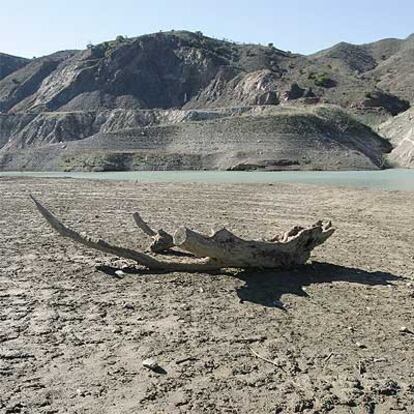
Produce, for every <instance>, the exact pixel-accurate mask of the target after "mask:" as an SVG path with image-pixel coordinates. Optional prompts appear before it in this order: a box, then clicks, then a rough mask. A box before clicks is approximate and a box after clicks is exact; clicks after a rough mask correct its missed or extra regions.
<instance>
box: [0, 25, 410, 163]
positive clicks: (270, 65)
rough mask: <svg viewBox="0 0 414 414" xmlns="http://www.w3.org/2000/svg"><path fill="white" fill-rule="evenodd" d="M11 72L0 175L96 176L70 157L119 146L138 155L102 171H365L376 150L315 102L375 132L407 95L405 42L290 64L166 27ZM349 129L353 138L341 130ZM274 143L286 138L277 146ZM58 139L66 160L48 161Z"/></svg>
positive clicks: (262, 49)
mask: <svg viewBox="0 0 414 414" xmlns="http://www.w3.org/2000/svg"><path fill="white" fill-rule="evenodd" d="M19 65H20V66H19ZM19 65H17V66H16V67H14V69H13V70H12V71H11V73H9V74H8V75H7V76H5V77H4V78H3V79H1V80H0V112H2V115H1V117H0V148H1V149H0V154H1V159H2V163H1V168H7V169H11V168H23V167H25V168H29V167H30V168H31V169H45V168H53V169H59V168H81V169H82V168H107V166H105V165H104V166H103V167H102V166H101V165H100V164H101V161H100V160H99V159H97V161H93V162H91V163H89V164H88V163H86V166H84V165H83V164H82V162H79V163H78V162H77V161H76V160H79V154H80V153H81V152H82V151H83V152H84V153H86V152H88V151H89V152H90V153H96V151H101V152H102V151H103V152H105V154H106V155H105V156H104V158H105V157H107V153H108V152H109V153H111V154H112V153H115V152H117V151H118V152H122V151H124V150H126V151H130V152H131V151H132V152H134V153H141V152H142V151H152V152H151V155H148V156H149V157H150V161H148V162H141V161H139V162H138V163H135V162H130V161H128V162H124V161H120V164H119V165H116V162H111V163H110V165H111V166H112V167H113V168H170V167H169V166H172V167H174V168H245V169H248V168H264V169H280V168H301V169H308V168H314V169H350V168H356V169H361V168H379V167H381V166H382V165H383V160H382V159H383V154H384V153H386V152H389V151H390V149H391V148H390V146H389V144H388V145H386V144H385V143H384V141H382V140H381V139H380V137H378V136H377V135H376V134H375V133H374V132H372V131H370V130H369V128H368V129H366V130H364V131H363V132H361V131H362V127H363V126H362V125H361V124H359V123H358V122H356V121H355V120H354V119H352V117H350V116H348V115H346V114H345V113H343V112H341V111H339V110H338V109H334V107H332V106H331V107H324V108H325V109H321V108H320V107H319V106H317V105H316V106H315V104H320V103H323V104H334V105H339V106H341V107H343V108H344V109H346V111H348V112H350V113H353V114H356V115H357V118H358V119H359V120H361V121H362V122H366V123H367V124H368V125H374V126H375V125H376V124H378V122H379V121H381V122H382V121H384V120H386V119H389V118H391V117H393V116H395V115H397V114H399V113H402V112H404V111H406V110H407V109H408V108H409V106H410V102H413V100H414V89H413V88H414V87H413V85H414V82H413V79H411V77H412V74H413V73H414V70H412V69H413V65H414V37H412V36H411V37H409V38H407V39H405V40H400V39H385V40H381V41H379V42H375V43H371V44H367V45H359V46H358V45H350V44H347V43H340V44H338V45H336V46H334V47H332V48H331V49H327V50H324V51H321V52H319V53H317V54H315V55H312V56H302V55H298V54H294V53H291V52H284V51H282V50H279V49H277V48H275V47H274V46H273V45H272V44H269V45H268V46H262V45H251V44H237V43H234V42H230V41H224V40H217V39H213V38H209V37H207V36H204V35H203V34H201V33H199V32H197V33H191V32H185V31H172V32H165V33H155V34H150V35H145V36H140V37H137V38H132V39H125V38H123V37H118V38H117V39H116V40H114V41H110V42H104V43H101V44H99V45H94V46H90V47H88V48H87V49H86V50H83V51H64V52H58V53H55V54H53V55H50V56H45V57H42V58H39V59H33V60H30V61H24V62H23V61H22V62H20V63H19ZM266 108H270V109H269V110H268V116H269V118H267V119H265V118H264V116H263V113H265V112H266V111H267V110H266ZM271 108H274V110H273V109H271ZM295 108H296V109H295ZM326 108H330V109H328V110H326ZM269 111H270V112H269ZM289 111H290V112H289ZM324 111H325V112H324ZM326 111H328V112H329V111H331V112H332V113H331V114H330V115H329V116H328V113H327V112H326ZM288 112H289V114H288ZM322 113H324V115H323V116H322V115H321V114H322ZM257 116H259V118H258V119H255V117H257ZM177 120H178V121H179V122H178V123H179V125H178V126H177V125H176V124H177ZM184 121H185V122H184ZM188 121H196V122H195V123H194V122H193V123H192V122H188ZM350 124H352V125H354V126H355V125H357V124H358V125H359V126H358V128H359V129H358V131H357V130H356V129H354V130H353V131H352V133H349V130H347V128H346V127H344V125H350ZM297 125H301V128H300V130H298V129H297ZM224 126H225V127H224ZM223 128H224V129H223ZM344 128H345V129H344ZM285 130H286V131H289V132H287V133H286V131H285ZM291 131H294V132H293V133H292V132H291ZM359 133H361V134H362V135H361V137H358V134H359ZM289 134H290V135H289ZM332 134H333V135H334V136H335V137H336V139H334V140H333V141H332V140H331V135H332ZM236 136H237V138H234V137H236ZM287 136H291V137H292V136H294V137H295V138H293V139H291V141H289V144H288V140H287ZM315 136H316V137H317V139H316V140H315V139H314V137H315ZM351 136H352V139H350V137H351ZM165 137H168V139H167V141H165V139H166V138H165ZM367 137H368V138H367ZM233 138H234V139H233ZM349 139H350V141H349ZM358 139H359V142H357V140H358ZM365 139H367V141H366V142H365V141H364V140H365ZM329 140H331V141H329ZM66 141H70V143H68V144H65V145H66V147H65V151H66V152H67V153H69V152H71V151H72V152H73V153H74V154H75V155H74V157H73V160H74V163H72V162H69V161H68V162H66V163H65V164H62V163H61V158H59V157H61V156H63V153H62V151H61V150H60V149H59V148H60V147H59V145H60V144H59V143H63V142H66ZM72 141H73V142H72ZM328 141H329V142H330V144H329V145H328ZM348 141H349V142H348ZM362 141H364V142H362ZM394 141H395V140H394ZM108 142H110V148H109V147H107V144H108ZM344 142H346V144H345V143H344ZM379 142H381V145H377V144H378V143H379ZM156 143H159V145H158V144H157V145H155V144H156ZM58 144H59V145H58ZM56 145H58V146H56ZM364 146H366V147H365V148H364ZM288 147H289V150H287V148H288ZM334 147H335V148H336V149H335V151H333V148H334ZM32 149H33V150H32ZM48 151H49V153H48ZM318 151H319V152H321V155H318V156H316V155H315V154H317V153H318ZM349 151H351V152H349ZM295 152H296V155H292V154H294V153H295ZM308 152H309V153H308ZM157 153H159V154H160V159H159V160H158V161H157V160H156V156H157ZM45 154H47V156H46V155H45ZM165 154H168V155H165ZM171 154H175V155H174V156H172V155H171ZM189 154H190V155H189ZM212 154H213V155H212ZM218 154H221V155H220V156H219V155H218ZM257 154H259V155H257ZM309 154H311V155H309ZM333 154H335V156H333ZM344 154H353V155H346V156H345V155H344ZM356 154H359V155H358V156H357V155H356ZM111 156H112V155H111ZM54 157H57V158H56V159H54ZM100 157H101V156H100V155H99V156H98V158H100ZM139 157H140V156H139ZM139 157H138V158H139ZM165 157H167V158H168V161H165V160H166V158H165ZM171 157H172V158H171ZM183 157H184V158H185V161H183V160H184V158H183ZM361 157H362V158H361ZM81 158H82V157H81ZM101 158H102V157H101ZM147 159H149V158H147ZM171 160H172V161H171ZM177 160H179V161H177ZM304 160H308V161H309V162H304ZM36 163H38V164H36ZM177 163H178V164H180V163H181V164H182V165H181V164H180V165H176V164H177Z"/></svg>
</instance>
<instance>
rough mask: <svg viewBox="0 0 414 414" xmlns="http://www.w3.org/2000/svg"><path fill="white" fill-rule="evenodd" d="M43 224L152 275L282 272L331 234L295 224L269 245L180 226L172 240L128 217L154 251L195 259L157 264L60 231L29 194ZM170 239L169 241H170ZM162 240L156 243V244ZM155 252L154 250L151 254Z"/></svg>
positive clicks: (63, 229) (137, 218) (137, 253)
mask: <svg viewBox="0 0 414 414" xmlns="http://www.w3.org/2000/svg"><path fill="white" fill-rule="evenodd" d="M30 197H31V198H32V200H33V202H34V203H35V205H36V207H37V209H38V210H39V212H40V213H41V214H42V216H43V217H44V218H45V219H46V221H47V222H48V223H49V224H50V225H51V226H52V227H53V228H54V229H55V230H56V231H57V232H58V233H59V234H61V235H62V236H64V237H67V238H70V239H72V240H74V241H76V242H78V243H80V244H83V245H84V246H86V247H89V248H92V249H96V250H100V251H103V252H105V253H109V254H113V255H115V256H118V257H123V258H126V259H130V260H134V261H135V262H136V263H138V264H139V265H141V266H144V267H146V268H148V269H150V270H154V271H165V272H174V271H183V272H209V271H217V270H219V269H224V268H241V269H246V268H262V269H263V268H268V269H281V268H283V269H286V268H291V267H294V266H297V265H301V264H304V263H306V261H307V260H308V259H309V257H310V254H311V252H312V250H313V249H314V248H315V247H316V246H318V245H320V244H322V243H324V242H325V241H326V240H327V239H328V238H329V237H330V236H331V235H332V234H333V233H334V231H335V229H334V228H333V227H332V226H331V223H330V222H328V223H327V224H325V225H324V224H323V223H322V221H318V222H317V223H315V224H314V225H313V226H310V227H308V228H303V227H299V226H295V227H294V228H293V229H291V230H290V231H288V232H286V233H285V234H284V235H283V236H281V237H278V236H277V237H275V238H274V239H273V240H272V241H256V240H244V239H241V238H239V237H237V236H235V235H234V234H233V233H231V232H229V231H228V230H226V229H222V230H219V231H217V232H215V233H214V234H213V235H212V236H205V235H203V234H200V233H197V232H195V231H193V230H190V229H188V228H186V227H181V228H179V229H178V230H177V231H176V232H175V234H174V236H173V237H172V236H171V235H169V234H168V233H166V232H164V234H163V233H162V230H160V231H159V232H154V231H153V230H152V229H151V228H150V227H149V226H148V225H147V224H146V223H145V222H144V221H143V220H142V219H141V217H140V216H139V214H138V213H135V214H134V219H135V222H136V223H137V225H138V226H139V227H140V228H141V229H142V230H143V231H144V232H145V233H146V234H148V235H149V236H151V237H152V238H153V239H155V240H154V241H153V244H152V246H154V244H155V243H156V241H157V240H158V241H159V244H157V245H156V246H157V247H156V250H157V252H162V251H165V250H168V249H169V248H171V247H173V246H177V247H179V248H181V249H183V250H185V251H187V252H189V253H191V254H192V255H194V256H195V258H194V259H192V260H191V261H190V262H179V261H165V260H158V259H156V258H155V257H153V256H150V255H148V254H145V253H143V252H140V251H136V250H131V249H127V248H125V247H118V246H114V245H112V244H109V243H108V242H106V241H105V240H102V239H95V238H93V237H89V236H86V235H83V234H80V233H78V232H76V231H74V230H72V229H70V228H68V227H66V226H65V225H64V224H63V223H62V222H61V221H60V220H58V219H57V218H56V217H55V216H54V215H53V214H52V213H51V212H50V211H49V210H48V209H46V208H45V207H44V206H43V205H42V204H41V203H39V201H37V200H36V199H35V198H34V197H33V196H30ZM170 238H171V239H170ZM161 239H162V242H161ZM153 251H154V252H155V250H153Z"/></svg>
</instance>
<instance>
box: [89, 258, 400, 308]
mask: <svg viewBox="0 0 414 414" xmlns="http://www.w3.org/2000/svg"><path fill="white" fill-rule="evenodd" d="M96 270H98V271H101V272H103V273H105V274H106V275H108V276H111V277H114V278H117V279H122V278H123V277H124V276H123V275H120V274H119V270H120V269H119V268H116V267H112V266H107V265H98V266H96ZM122 273H123V274H139V275H155V274H166V273H169V272H168V271H165V270H160V271H158V272H157V271H154V270H149V269H145V268H137V267H135V266H131V267H124V268H123V269H122ZM211 274H221V275H227V276H232V277H235V278H237V279H239V280H242V281H243V282H245V284H244V286H242V287H240V288H237V289H236V293H237V296H238V297H239V299H240V302H241V303H243V302H251V303H255V304H259V305H262V306H265V307H272V308H275V307H276V308H280V309H282V310H284V311H286V308H285V306H284V304H283V302H282V301H281V297H282V295H284V294H289V293H290V294H294V295H297V296H303V297H309V295H308V293H306V291H305V290H303V288H304V287H306V286H309V285H311V284H315V283H333V282H349V283H356V284H360V285H367V286H386V285H391V284H392V283H391V282H395V281H397V280H403V279H404V278H403V277H401V276H396V275H393V274H391V273H387V272H380V271H376V272H368V271H366V270H362V269H358V268H353V267H346V266H340V265H336V264H332V263H322V262H312V263H308V264H305V265H303V266H300V267H297V268H295V269H291V270H255V269H251V270H243V271H239V272H234V271H226V270H224V269H223V270H220V271H218V272H216V271H215V272H211Z"/></svg>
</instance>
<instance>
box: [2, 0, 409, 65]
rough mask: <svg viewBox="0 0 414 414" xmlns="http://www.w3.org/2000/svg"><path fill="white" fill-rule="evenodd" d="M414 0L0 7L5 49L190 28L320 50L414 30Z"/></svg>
mask: <svg viewBox="0 0 414 414" xmlns="http://www.w3.org/2000/svg"><path fill="white" fill-rule="evenodd" d="M413 18H414V0H394V1H390V0H359V1H358V0H331V1H328V0H302V1H299V0H284V1H279V0H273V1H272V0H250V1H247V0H237V1H235V0H231V1H225V0H221V1H219V0H205V1H197V0H193V1H190V0H174V1H166V0H146V1H133V0H26V1H24V0H13V1H7V2H3V4H2V5H1V9H0V52H3V53H9V54H14V55H19V56H25V57H33V56H41V55H45V54H48V53H52V52H55V51H57V50H63V49H83V48H85V46H86V45H87V43H88V42H92V43H99V42H102V41H104V40H108V39H112V38H114V37H116V36H117V35H119V34H122V35H127V36H129V37H132V36H136V35H140V34H145V33H152V32H157V31H159V30H170V29H187V30H194V31H195V30H201V31H202V32H203V33H205V34H207V35H209V36H213V37H217V38H227V39H231V40H235V41H240V42H253V43H263V44H267V43H269V42H273V43H274V44H275V46H276V47H278V48H280V49H284V50H291V51H294V52H300V53H305V54H307V53H313V52H315V51H317V50H320V49H323V48H326V47H329V46H332V45H333V44H335V43H338V42H339V41H347V42H351V43H366V42H370V41H373V40H377V39H380V38H384V37H407V36H408V35H409V34H410V33H412V32H414V19H413Z"/></svg>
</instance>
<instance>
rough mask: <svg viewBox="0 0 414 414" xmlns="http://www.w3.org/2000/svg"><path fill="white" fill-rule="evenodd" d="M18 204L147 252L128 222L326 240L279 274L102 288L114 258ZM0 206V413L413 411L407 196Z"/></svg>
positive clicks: (141, 198)
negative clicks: (148, 364)
mask: <svg viewBox="0 0 414 414" xmlns="http://www.w3.org/2000/svg"><path fill="white" fill-rule="evenodd" d="M29 192H32V193H33V194H34V195H36V196H37V197H38V198H39V199H40V200H42V201H43V202H44V203H45V204H46V205H47V206H48V207H49V208H50V209H51V210H52V211H54V212H55V213H57V214H58V216H59V217H61V218H62V220H63V221H64V222H65V223H67V224H70V225H71V226H73V227H74V228H76V229H79V230H80V229H83V230H86V231H87V232H88V233H91V234H95V235H99V236H102V237H104V238H106V239H108V240H110V241H112V242H116V243H117V244H124V245H127V246H129V247H131V248H145V247H146V246H147V245H148V239H146V237H145V236H144V235H143V234H142V233H141V232H140V230H139V229H138V228H136V227H135V226H134V224H133V220H132V217H131V214H132V213H133V212H134V211H136V210H138V211H140V213H141V215H142V216H143V217H144V218H145V219H147V220H148V221H149V222H150V223H151V224H153V225H154V226H155V227H163V228H165V229H166V230H169V231H173V230H174V228H175V227H177V226H179V225H182V224H186V225H187V226H189V227H193V228H196V229H199V230H202V231H206V232H208V231H209V230H210V228H212V227H217V226H223V225H225V226H227V227H228V228H229V229H231V230H234V231H235V232H236V233H237V234H240V235H242V236H245V237H247V236H248V237H255V238H261V237H270V236H272V235H274V234H276V233H279V232H283V231H284V230H287V229H288V228H290V227H291V226H292V225H294V224H310V223H312V222H314V221H315V220H317V219H319V218H326V219H331V220H332V221H333V223H334V225H335V226H336V227H337V228H338V230H337V232H336V233H335V234H334V236H332V237H331V238H330V239H329V240H328V241H327V242H326V244H324V245H323V246H321V247H319V248H317V249H316V250H315V251H314V255H313V257H312V263H310V264H309V265H307V266H305V267H303V268H301V269H297V270H295V271H289V272H288V271H286V272H275V271H272V272H270V271H267V272H250V273H246V272H234V271H233V272H227V273H226V274H223V275H206V274H182V273H172V274H164V275H160V274H158V275H154V274H148V273H128V272H125V274H124V275H121V276H116V275H114V271H115V270H116V268H122V267H124V266H126V265H128V264H131V263H128V262H126V261H124V260H118V259H117V258H113V257H109V256H105V255H103V254H101V253H99V252H94V251H88V250H85V249H83V248H82V247H80V246H78V245H75V244H74V243H72V242H71V241H68V240H65V239H63V238H61V237H60V236H58V235H57V234H55V233H54V232H53V230H51V229H50V228H49V227H48V225H47V224H46V223H45V222H44V220H43V219H42V218H41V217H40V216H39V214H38V212H37V211H36V210H35V208H34V206H33V205H32V204H31V202H30V201H29V199H28V193H29ZM0 194H1V196H0V211H1V216H0V217H1V218H0V391H1V392H0V412H1V413H3V412H4V413H96V414H98V413H99V414H101V413H111V414H112V413H295V412H299V413H300V412H303V413H326V412H331V413H339V414H341V413H344V414H349V413H355V414H356V413H375V414H377V413H390V412H392V413H412V412H414V364H413V361H414V334H412V333H410V331H413V332H414V321H413V304H414V247H413V246H414V233H413V212H414V211H413V210H414V207H413V206H414V193H409V192H396V191H392V192H391V191H390V192H380V191H368V190H362V189H349V188H348V189H345V188H333V187H317V186H306V185H288V184H274V185H257V184H255V185H234V184H231V185H230V184H229V185H227V184H226V185H224V184H223V185H217V184H215V185H212V184H187V183H186V184H136V183H128V182H105V181H99V182H98V181H89V180H84V181H80V180H73V179H31V178H21V179H20V178H19V179H17V178H1V179H0ZM105 266H106V267H105ZM125 270H127V269H125ZM403 327H405V328H406V329H403V330H402V329H401V328H403ZM147 358H154V359H155V360H156V361H157V362H158V364H159V365H160V366H161V368H162V369H161V370H160V371H159V372H153V371H151V370H149V369H148V368H145V367H144V366H143V365H142V362H143V360H145V359H147ZM262 358H263V359H262ZM269 361H271V362H269Z"/></svg>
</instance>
